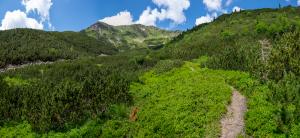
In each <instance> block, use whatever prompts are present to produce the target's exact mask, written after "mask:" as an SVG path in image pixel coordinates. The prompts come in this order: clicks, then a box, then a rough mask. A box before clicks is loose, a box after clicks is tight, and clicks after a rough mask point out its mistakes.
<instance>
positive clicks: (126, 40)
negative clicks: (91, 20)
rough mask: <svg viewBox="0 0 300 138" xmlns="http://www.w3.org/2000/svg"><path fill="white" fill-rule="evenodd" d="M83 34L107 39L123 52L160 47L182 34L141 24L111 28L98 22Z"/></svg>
mask: <svg viewBox="0 0 300 138" xmlns="http://www.w3.org/2000/svg"><path fill="white" fill-rule="evenodd" d="M82 32H84V33H86V34H87V35H89V36H91V37H94V38H96V39H101V38H106V39H108V40H109V41H110V42H112V43H113V44H114V46H115V47H116V48H118V49H121V50H124V49H133V48H140V47H155V46H160V45H163V44H165V43H166V42H168V41H169V40H171V39H172V38H173V37H175V36H177V35H178V34H179V33H180V32H178V31H166V30H162V29H159V28H156V27H153V26H144V25H140V24H135V25H127V26H111V25H108V24H106V23H103V22H97V23H95V24H93V25H92V26H90V27H88V28H87V29H85V30H83V31H82Z"/></svg>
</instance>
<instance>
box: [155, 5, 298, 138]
mask: <svg viewBox="0 0 300 138" xmlns="http://www.w3.org/2000/svg"><path fill="white" fill-rule="evenodd" d="M299 13H300V8H299V7H297V8H296V7H285V8H282V9H259V10H246V11H242V12H239V13H232V14H228V15H222V16H220V17H219V18H217V19H216V20H215V21H213V22H212V23H209V24H203V25H200V26H197V27H195V28H193V29H191V30H189V31H187V32H184V33H183V34H181V35H180V36H178V37H177V38H175V39H174V41H172V42H171V43H169V44H168V46H167V47H166V48H164V49H163V50H162V51H159V52H156V54H154V55H155V56H157V57H159V58H160V59H170V58H171V59H181V60H191V59H194V58H197V57H199V56H203V55H205V56H208V62H207V63H206V66H207V67H209V68H212V69H226V70H241V71H247V72H250V73H251V75H252V76H254V77H256V78H257V79H258V80H259V81H258V82H257V83H254V82H253V81H251V80H247V79H245V80H242V81H246V82H245V83H246V85H244V86H243V87H242V88H240V89H241V90H242V91H246V92H247V95H248V98H249V99H250V103H249V104H248V106H250V107H249V108H250V109H249V111H248V114H247V119H249V120H246V128H247V129H246V133H247V135H250V136H254V137H276V136H281V137H288V136H295V135H296V137H297V136H299V133H297V131H299V123H300V116H299V112H298V111H299V110H300V104H299V100H300V97H299V93H300V87H299V85H300V72H299V71H300V54H299V53H300V37H299V36H300V29H299V28H300V16H299ZM247 81H250V82H247ZM252 98H253V99H252ZM252 100H253V101H252ZM257 100H259V101H257ZM267 109H268V110H267ZM271 109H272V110H271ZM263 118H265V119H263ZM247 121H248V122H247ZM253 122H255V123H253Z"/></svg>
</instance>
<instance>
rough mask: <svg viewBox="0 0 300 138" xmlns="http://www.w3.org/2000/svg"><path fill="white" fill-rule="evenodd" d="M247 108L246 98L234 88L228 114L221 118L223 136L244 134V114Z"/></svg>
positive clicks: (231, 137)
mask: <svg viewBox="0 0 300 138" xmlns="http://www.w3.org/2000/svg"><path fill="white" fill-rule="evenodd" d="M246 110H247V105H246V98H245V97H244V96H243V95H241V94H240V93H239V92H238V91H237V90H234V91H233V94H232V99H231V104H230V105H229V106H228V107H227V114H226V116H225V117H224V118H223V119H222V120H221V124H222V135H221V138H236V137H238V136H239V135H243V134H244V126H245V122H244V115H245V112H246Z"/></svg>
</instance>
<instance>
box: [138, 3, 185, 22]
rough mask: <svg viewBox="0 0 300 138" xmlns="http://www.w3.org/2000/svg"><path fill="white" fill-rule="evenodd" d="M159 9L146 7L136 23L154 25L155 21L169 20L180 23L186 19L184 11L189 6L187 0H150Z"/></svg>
mask: <svg viewBox="0 0 300 138" xmlns="http://www.w3.org/2000/svg"><path fill="white" fill-rule="evenodd" d="M152 2H153V3H154V4H155V5H157V6H158V7H159V9H157V8H155V9H153V10H152V9H151V8H150V7H147V9H146V10H144V11H143V13H142V14H141V16H140V18H139V20H138V21H137V22H136V23H139V24H144V25H153V26H155V25H156V22H157V21H163V20H171V21H172V22H173V24H181V23H184V22H185V21H186V17H185V14H184V11H185V10H187V9H188V8H189V7H190V1H189V0H152Z"/></svg>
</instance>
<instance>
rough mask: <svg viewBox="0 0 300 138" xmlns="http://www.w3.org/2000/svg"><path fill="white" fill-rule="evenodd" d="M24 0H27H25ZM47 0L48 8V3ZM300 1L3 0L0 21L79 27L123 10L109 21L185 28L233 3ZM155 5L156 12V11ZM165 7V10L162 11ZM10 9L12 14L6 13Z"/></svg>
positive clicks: (267, 5)
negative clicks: (118, 15) (118, 16)
mask: <svg viewBox="0 0 300 138" xmlns="http://www.w3.org/2000/svg"><path fill="white" fill-rule="evenodd" d="M22 1H23V3H22ZM24 1H27V3H26V2H25V4H24ZM30 1H31V3H30ZM179 1H183V2H182V3H181V2H179ZM47 2H48V8H47V4H45V3H47ZM176 2H177V4H176ZM297 2H298V1H297V0H290V1H288V0H232V2H230V0H0V25H2V30H3V29H11V28H20V27H22V28H25V27H26V28H36V29H44V30H56V31H66V30H71V31H80V30H82V29H84V28H86V27H88V26H90V25H91V24H93V23H95V22H96V21H98V20H101V19H103V18H105V17H111V16H115V15H117V14H118V13H120V12H123V13H122V14H120V16H123V15H124V17H123V18H107V21H110V22H112V23H114V22H116V23H122V21H124V20H125V18H126V20H127V18H128V17H130V18H131V19H130V20H128V24H133V23H143V24H145V25H152V24H153V23H154V25H156V26H158V27H160V28H165V29H174V30H175V29H179V30H185V29H188V28H191V27H193V26H195V24H196V20H197V19H199V20H198V21H199V22H198V24H200V23H203V22H209V21H210V20H211V19H212V18H213V17H214V16H219V15H221V14H223V13H226V12H227V13H230V12H232V9H233V8H234V7H239V8H241V9H256V8H276V7H278V5H279V3H281V5H283V6H286V5H293V6H296V5H297ZM37 3H40V4H38V5H37ZM218 3H219V5H218ZM220 3H221V5H220ZM226 3H227V4H226ZM49 4H50V5H49ZM181 6H182V7H181ZM147 7H149V8H148V14H145V16H144V17H145V18H144V19H140V17H141V14H142V13H143V12H145V11H146V10H147ZM155 9H157V12H154V10H155ZM17 10H18V12H16V11H17ZM164 10H165V11H166V12H163V11H164ZM8 12H10V13H11V14H7V13H8ZM125 15H126V16H125ZM179 15H182V17H179ZM10 16H11V17H10ZM150 17H153V20H150V19H151V18H150ZM201 17H202V18H201ZM200 18H201V19H200ZM120 20H122V21H120ZM145 20H146V21H145ZM149 20H150V21H149ZM50 23H51V24H50ZM125 24H126V23H125ZM0 29H1V28H0Z"/></svg>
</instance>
